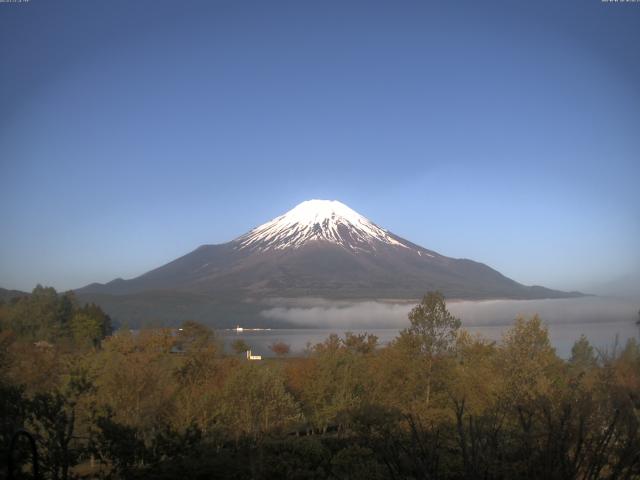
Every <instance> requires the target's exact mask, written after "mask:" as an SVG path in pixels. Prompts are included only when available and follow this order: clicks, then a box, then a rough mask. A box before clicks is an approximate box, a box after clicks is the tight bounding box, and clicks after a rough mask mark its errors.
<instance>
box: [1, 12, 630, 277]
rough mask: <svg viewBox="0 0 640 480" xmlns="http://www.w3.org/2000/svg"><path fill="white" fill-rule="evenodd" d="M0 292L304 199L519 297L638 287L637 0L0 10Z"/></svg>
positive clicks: (110, 265) (209, 236) (147, 264)
mask: <svg viewBox="0 0 640 480" xmlns="http://www.w3.org/2000/svg"><path fill="white" fill-rule="evenodd" d="M0 42H1V45H2V48H1V49H0V73H1V74H0V113H1V115H0V205H1V208H2V234H1V235H0V286H3V287H5V288H20V289H31V288H32V287H33V286H34V285H35V284H36V283H43V284H47V285H53V286H55V287H56V288H58V289H67V288H73V287H79V286H83V285H85V284H87V283H90V282H93V281H101V282H104V281H108V280H111V279H113V278H115V277H124V278H129V277H132V276H136V275H138V274H141V273H143V272H144V271H146V270H149V269H151V268H154V267H156V266H159V265H161V264H163V263H165V262H167V261H169V260H172V259H174V258H175V257H177V256H180V255H182V254H184V253H187V252H188V251H190V250H192V249H194V248H195V247H197V246H198V245H201V244H204V243H221V242H225V241H228V240H231V239H233V238H234V237H236V236H238V235H239V234H241V233H244V232H245V231H247V230H249V229H250V228H252V227H254V226H256V225H257V224H260V223H262V222H264V221H267V220H269V219H271V218H272V217H274V216H277V215H279V214H281V213H283V212H284V211H286V210H288V209H290V208H292V207H293V206H295V205H296V204H297V203H299V202H301V201H303V200H306V199H311V198H326V199H337V200H340V201H342V202H344V203H346V204H347V205H349V206H350V207H352V208H353V209H355V210H357V211H359V212H360V213H362V214H364V215H365V216H367V217H369V218H370V219H371V220H373V221H374V222H376V223H378V224H379V225H381V226H383V227H385V228H388V229H389V230H391V231H393V232H394V233H397V234H399V235H401V236H403V237H405V238H407V239H409V240H411V241H413V242H415V243H418V244H421V245H423V246H425V247H427V248H431V249H433V250H436V251H438V252H440V253H442V254H445V255H449V256H454V257H467V258H472V259H475V260H478V261H482V262H484V263H487V264H489V265H491V266H492V267H494V268H496V269H498V270H500V271H501V272H502V273H504V274H506V275H507V276H510V277H512V278H514V279H516V280H518V281H520V282H523V283H527V284H542V285H546V286H550V287H555V288H563V289H585V288H590V286H592V285H595V284H598V283H601V282H608V281H610V280H615V279H616V278H618V277H621V276H624V275H629V274H632V275H635V274H638V273H640V248H638V245H640V242H639V241H638V239H639V238H640V198H639V197H640V195H639V192H640V189H639V188H638V181H639V180H640V55H638V45H640V3H627V4H623V3H602V2H601V1H600V0H580V1H563V2H558V1H546V0H544V1H533V2H513V1H485V2H478V1H464V0H463V1H456V2H425V1H415V2H414V1H398V2H390V1H389V2H375V1H366V2H348V1H335V2H333V1H323V2H319V1H317V2H310V1H302V2H276V1H270V2H242V1H227V2H223V1H211V0H208V1H198V0H192V1H190V2H175V1H174V2H168V1H160V0H135V1H132V0H128V1H121V0H110V1H108V2H87V1H82V0H59V1H56V2H51V1H44V0H31V1H30V2H28V3H20V4H10V3H4V4H0Z"/></svg>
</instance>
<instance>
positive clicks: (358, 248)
mask: <svg viewBox="0 0 640 480" xmlns="http://www.w3.org/2000/svg"><path fill="white" fill-rule="evenodd" d="M428 290H440V291H441V292H443V293H444V294H445V295H446V296H447V297H449V298H466V299H485V298H514V299H532V298H560V297H567V296H575V295H577V294H574V293H566V292H559V291H555V290H550V289H546V288H543V287H528V286H524V285H522V284H519V283H518V282H515V281H514V280H511V279H509V278H507V277H505V276H504V275H502V274H501V273H499V272H497V271H496V270H494V269H492V268H490V267H488V266H487V265H484V264H482V263H478V262H474V261H472V260H467V259H454V258H449V257H445V256H443V255H440V254H438V253H436V252H434V251H431V250H428V249H426V248H423V247H420V246H418V245H415V244H413V243H411V242H409V241H408V240H405V239H403V238H401V237H398V236H397V235H394V234H393V233H391V232H389V231H387V230H385V229H383V228H381V227H379V226H377V225H376V224H374V223H372V222H371V221H370V220H368V219H367V218H365V217H363V216H362V215H360V214H358V213H357V212H355V211H354V210H352V209H350V208H349V207H347V206H346V205H344V204H342V203H340V202H336V201H326V200H310V201H307V202H303V203H301V204H300V205H298V206H296V207H295V208H294V209H292V210H290V211H289V212H287V213H285V214H284V215H281V216H280V217H277V218H275V219H273V220H271V221H270V222H267V223H265V224H263V225H260V226H259V227H257V228H254V229H253V230H251V231H250V232H248V233H246V234H244V235H242V236H240V237H238V238H237V239H235V240H233V241H231V242H228V243H225V244H221V245H204V246H201V247H199V248H197V249H196V250H194V251H193V252H191V253H189V254H187V255H185V256H183V257H180V258H178V259H176V260H174V261H172V262H170V263H168V264H166V265H164V266H162V267H159V268H157V269H155V270H151V271H150V272H147V273H145V274H143V275H141V276H139V277H136V278H134V279H131V280H122V279H117V280H114V281H112V282H109V283H107V284H104V285H101V284H91V285H88V286H86V287H84V288H83V289H80V290H78V293H79V294H101V295H105V294H106V295H135V294H140V293H143V292H158V291H175V292H184V293H190V294H196V295H203V296H207V297H211V298H218V299H226V300H228V301H241V300H243V299H247V298H253V299H260V298H268V297H299V296H317V297H325V298H353V299H366V298H368V299H371V298H397V299H413V298H419V297H420V296H421V295H422V294H424V292H426V291H428Z"/></svg>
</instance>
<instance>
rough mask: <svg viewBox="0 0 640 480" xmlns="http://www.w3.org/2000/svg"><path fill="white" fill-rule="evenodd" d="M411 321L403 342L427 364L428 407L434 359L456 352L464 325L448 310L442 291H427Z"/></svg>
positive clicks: (402, 335)
mask: <svg viewBox="0 0 640 480" xmlns="http://www.w3.org/2000/svg"><path fill="white" fill-rule="evenodd" d="M409 322H411V326H410V327H409V328H407V329H405V330H403V331H402V332H401V333H400V343H401V344H404V345H405V346H406V347H407V348H409V349H410V350H413V351H414V353H416V354H417V355H418V356H419V357H420V358H421V359H422V360H423V361H424V362H425V368H426V372H427V386H426V393H425V395H426V404H427V406H428V405H429V400H430V397H431V383H432V381H431V378H432V373H433V362H434V359H435V358H436V357H438V356H440V355H443V354H446V353H451V352H452V351H453V349H454V346H455V341H456V337H457V335H458V330H459V329H460V325H461V322H460V319H459V318H456V317H454V316H453V315H452V314H451V313H450V312H449V311H448V310H447V304H446V302H445V299H444V296H443V295H442V294H441V293H439V292H428V293H427V294H426V295H425V296H424V297H423V298H422V301H421V302H420V303H419V304H418V305H416V306H415V307H413V309H412V310H411V311H410V312H409Z"/></svg>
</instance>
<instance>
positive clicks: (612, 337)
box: [219, 321, 638, 358]
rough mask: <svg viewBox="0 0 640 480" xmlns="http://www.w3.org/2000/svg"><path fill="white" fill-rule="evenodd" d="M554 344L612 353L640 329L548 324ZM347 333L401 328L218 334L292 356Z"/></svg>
mask: <svg viewBox="0 0 640 480" xmlns="http://www.w3.org/2000/svg"><path fill="white" fill-rule="evenodd" d="M463 328H466V329H467V330H469V331H470V332H471V333H474V334H475V333H479V334H481V335H483V336H484V337H486V338H488V339H491V340H500V338H501V337H502V333H503V332H504V331H505V330H506V329H508V328H509V325H475V326H469V325H463ZM548 328H549V336H550V337H551V342H552V343H553V346H554V347H555V348H556V352H557V353H558V355H559V356H560V357H563V358H568V357H569V356H570V355H571V347H572V346H573V343H574V342H575V341H576V340H577V339H578V338H579V337H580V335H582V334H584V335H586V337H587V338H588V339H589V341H590V342H591V344H592V345H593V346H594V347H596V348H598V349H609V350H611V349H612V348H613V346H614V344H615V342H616V338H617V341H618V344H619V345H620V346H624V344H625V343H626V342H627V340H628V339H629V338H632V337H636V338H637V336H638V327H637V326H636V325H635V323H634V322H633V321H626V322H602V323H595V322H585V323H572V324H551V325H548ZM347 331H352V332H354V333H362V332H365V331H367V332H368V333H372V334H374V335H377V336H378V339H379V342H380V343H382V344H386V343H388V342H389V341H391V340H393V339H394V338H395V337H396V336H397V335H398V331H399V329H397V328H373V329H351V330H350V329H339V328H328V329H274V330H262V331H251V332H247V331H245V332H242V333H237V332H234V331H221V332H219V333H220V334H221V336H222V337H223V341H224V344H225V349H226V350H227V351H231V348H230V345H231V342H233V341H234V340H236V339H238V338H241V339H242V340H244V341H245V342H247V343H248V344H249V345H250V346H251V348H252V350H253V352H254V353H255V354H258V355H264V356H270V355H272V354H271V351H270V350H269V345H271V344H272V343H273V342H275V341H282V342H285V343H287V344H289V345H290V346H291V352H292V354H293V355H299V354H301V353H303V352H304V350H305V349H306V347H307V344H308V343H310V344H315V343H319V342H322V341H323V340H324V339H326V338H327V337H328V336H329V335H330V334H331V333H337V334H339V335H341V336H344V333H345V332H347Z"/></svg>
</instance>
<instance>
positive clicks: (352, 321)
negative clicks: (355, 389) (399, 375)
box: [261, 297, 640, 329]
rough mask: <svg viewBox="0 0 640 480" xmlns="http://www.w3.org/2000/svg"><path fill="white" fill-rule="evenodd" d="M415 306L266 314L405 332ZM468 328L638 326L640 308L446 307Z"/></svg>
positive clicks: (607, 300) (604, 301) (612, 301)
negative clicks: (521, 319) (533, 319)
mask: <svg viewBox="0 0 640 480" xmlns="http://www.w3.org/2000/svg"><path fill="white" fill-rule="evenodd" d="M412 307H413V305H411V304H394V303H383V302H375V301H367V302H351V303H349V302H344V301H340V302H331V301H327V300H321V299H318V300H316V299H306V300H304V301H299V300H298V301H296V304H294V305H292V304H291V303H288V304H287V305H281V306H274V307H272V308H269V309H266V310H263V311H262V312H261V315H262V316H263V317H265V318H269V319H274V320H281V321H286V322H288V323H291V324H292V325H295V326H299V327H306V328H353V329H359V328H403V327H405V326H407V325H408V319H407V314H408V313H409V311H410V310H411V308H412ZM448 307H449V310H450V311H451V312H452V313H453V314H454V315H456V316H457V317H459V318H460V319H461V320H462V323H463V325H466V326H481V325H507V324H510V323H512V322H513V320H514V318H516V317H517V316H518V315H525V316H530V315H533V314H535V313H537V314H539V315H540V317H541V318H542V320H543V321H544V322H546V323H548V324H566V323H601V322H627V321H628V322H634V321H635V320H637V319H638V308H640V304H639V303H638V302H637V301H634V300H630V299H621V298H611V297H583V298H567V299H554V300H486V301H460V302H451V303H449V304H448Z"/></svg>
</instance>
